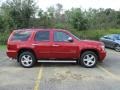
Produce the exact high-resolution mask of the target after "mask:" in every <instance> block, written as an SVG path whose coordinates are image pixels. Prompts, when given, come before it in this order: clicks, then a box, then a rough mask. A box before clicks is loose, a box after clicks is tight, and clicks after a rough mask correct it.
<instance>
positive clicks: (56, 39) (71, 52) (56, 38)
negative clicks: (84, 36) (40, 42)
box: [51, 31, 78, 59]
mask: <svg viewBox="0 0 120 90" xmlns="http://www.w3.org/2000/svg"><path fill="white" fill-rule="evenodd" d="M69 37H71V36H70V35H69V34H67V33H66V32H63V31H55V32H54V34H53V43H52V51H51V52H52V57H53V58H55V59H75V58H77V56H78V55H77V54H78V52H77V51H78V46H77V45H76V43H75V42H74V41H73V42H69V41H68V38H69Z"/></svg>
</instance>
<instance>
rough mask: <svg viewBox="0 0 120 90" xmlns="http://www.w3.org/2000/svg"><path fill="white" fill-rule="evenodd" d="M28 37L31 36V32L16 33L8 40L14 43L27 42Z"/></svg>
mask: <svg viewBox="0 0 120 90" xmlns="http://www.w3.org/2000/svg"><path fill="white" fill-rule="evenodd" d="M30 35H31V31H16V32H14V33H13V35H12V37H11V39H10V40H11V41H16V40H20V41H27V40H28V39H29V37H30Z"/></svg>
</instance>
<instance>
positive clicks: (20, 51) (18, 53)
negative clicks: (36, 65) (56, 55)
mask: <svg viewBox="0 0 120 90" xmlns="http://www.w3.org/2000/svg"><path fill="white" fill-rule="evenodd" d="M27 51H28V52H31V53H32V54H33V55H34V56H35V58H36V54H35V52H34V50H33V49H31V48H21V49H19V50H18V52H17V61H18V62H19V59H18V58H19V56H20V54H21V53H22V52H27Z"/></svg>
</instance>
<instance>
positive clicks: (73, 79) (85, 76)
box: [0, 49, 120, 90]
mask: <svg viewBox="0 0 120 90" xmlns="http://www.w3.org/2000/svg"><path fill="white" fill-rule="evenodd" d="M0 90H120V52H116V51H114V50H111V49H107V57H106V58H105V60H104V61H103V62H102V63H98V65H97V67H95V68H84V67H81V66H79V65H77V64H75V63H38V64H37V65H36V66H35V67H33V68H23V67H21V66H20V65H19V64H18V63H17V61H12V60H9V58H8V57H7V56H6V54H5V51H4V50H3V51H0Z"/></svg>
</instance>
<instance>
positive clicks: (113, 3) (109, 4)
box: [0, 0, 120, 10]
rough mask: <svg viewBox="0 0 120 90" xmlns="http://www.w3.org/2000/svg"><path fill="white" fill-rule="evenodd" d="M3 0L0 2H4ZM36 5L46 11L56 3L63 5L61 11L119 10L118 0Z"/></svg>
mask: <svg viewBox="0 0 120 90" xmlns="http://www.w3.org/2000/svg"><path fill="white" fill-rule="evenodd" d="M4 1H5V0H0V3H1V2H4ZM35 1H36V3H37V5H38V6H39V7H40V8H42V9H43V10H46V8H48V7H49V6H53V5H54V6H55V5H56V4H57V3H60V4H62V5H63V9H64V10H67V9H71V8H72V7H81V8H83V9H88V8H96V9H98V8H112V9H115V10H120V0H35Z"/></svg>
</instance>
